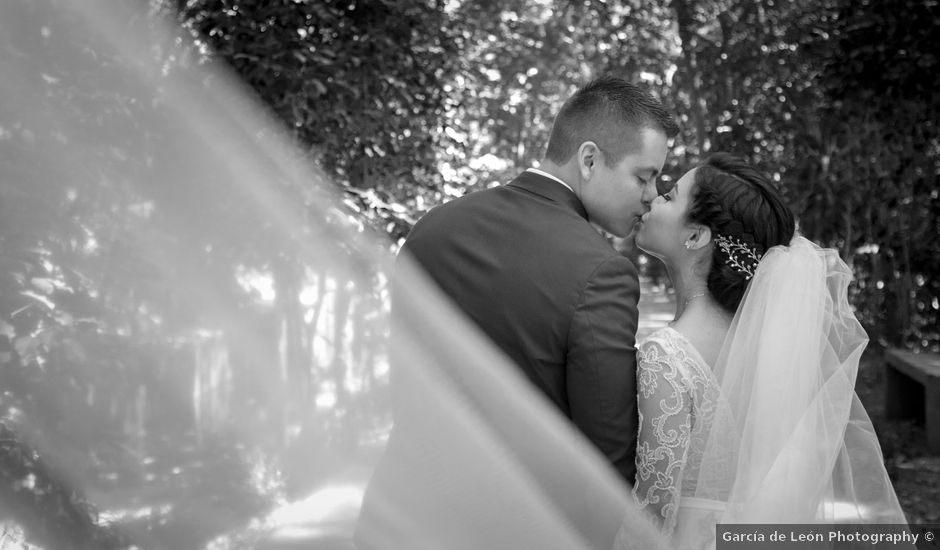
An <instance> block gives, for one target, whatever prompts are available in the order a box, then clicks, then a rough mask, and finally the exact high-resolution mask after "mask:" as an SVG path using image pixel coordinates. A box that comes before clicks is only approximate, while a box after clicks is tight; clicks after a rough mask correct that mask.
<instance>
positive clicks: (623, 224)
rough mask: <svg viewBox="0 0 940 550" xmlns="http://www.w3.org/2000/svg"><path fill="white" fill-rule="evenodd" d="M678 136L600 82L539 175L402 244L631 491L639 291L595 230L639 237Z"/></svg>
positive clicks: (642, 97) (460, 203) (653, 111)
mask: <svg viewBox="0 0 940 550" xmlns="http://www.w3.org/2000/svg"><path fill="white" fill-rule="evenodd" d="M677 131H678V128H677V127H676V125H675V123H674V122H673V120H672V118H671V117H670V115H669V114H667V113H666V111H665V110H664V109H663V108H662V107H661V106H660V105H659V104H658V102H656V101H655V100H654V99H653V98H651V97H650V96H649V95H647V94H646V93H644V92H643V91H641V90H640V89H639V88H637V87H635V86H633V85H631V84H629V83H627V82H625V81H623V80H619V79H615V78H601V79H598V80H596V81H595V82H592V83H591V84H589V85H588V86H586V87H585V88H583V89H582V90H580V91H579V92H578V93H577V94H576V95H575V96H573V97H572V98H571V99H570V100H569V101H568V102H567V103H565V105H564V106H563V107H562V109H561V112H560V113H559V114H558V116H557V118H556V120H555V123H554V126H553V128H552V133H551V139H550V140H549V144H548V149H547V152H546V155H545V159H544V161H543V162H542V163H541V164H540V167H539V169H537V170H536V169H531V168H530V169H529V170H526V171H525V172H523V173H522V174H520V175H519V176H518V177H517V178H516V179H515V180H513V181H512V182H510V183H509V184H508V185H505V186H501V187H496V188H492V189H487V190H485V191H480V192H477V193H471V194H470V195H468V196H465V197H462V198H460V199H457V200H454V201H451V202H449V203H447V204H444V205H442V206H439V207H437V208H435V209H433V210H432V211H431V212H429V213H428V214H427V215H426V216H425V217H424V218H422V219H421V220H420V221H419V222H418V223H417V224H416V225H415V227H414V229H413V231H412V232H411V234H410V235H409V237H408V239H407V241H406V242H405V245H404V248H403V250H404V253H406V254H410V255H411V256H412V257H413V258H415V259H416V260H417V262H418V264H419V265H421V266H422V267H423V268H424V269H425V271H426V272H427V273H428V274H429V275H430V276H431V278H432V279H433V280H434V281H435V282H436V283H437V284H438V285H439V286H440V287H441V289H443V291H444V293H445V294H447V295H448V296H450V297H451V298H452V299H453V300H454V302H456V303H457V305H458V306H460V308H461V309H462V310H463V311H464V312H465V313H466V314H467V316H468V317H469V318H470V319H471V320H473V321H475V322H476V323H477V324H478V325H479V326H480V328H482V329H483V331H484V332H485V333H486V334H487V335H488V336H489V337H490V338H491V339H492V340H493V342H495V343H496V344H497V345H498V346H499V348H501V349H502V350H503V351H504V352H505V353H506V354H507V355H509V357H510V358H511V359H512V360H513V361H514V362H515V363H516V364H517V365H518V366H519V368H520V369H522V371H523V372H524V373H525V374H526V376H528V378H529V379H530V380H531V381H532V383H533V384H535V386H536V387H538V388H539V389H540V390H542V392H544V394H545V395H546V396H547V397H548V398H549V399H550V400H551V401H552V402H553V403H554V404H555V406H557V407H558V409H559V410H560V411H561V412H562V413H564V414H565V416H567V417H568V418H570V419H571V420H572V421H573V422H574V424H575V425H576V426H577V427H578V428H579V429H580V430H581V431H582V432H583V433H584V434H585V435H586V436H587V437H588V439H590V440H591V441H592V442H593V443H594V445H596V446H597V448H598V449H599V450H600V451H601V452H602V453H604V455H606V456H607V458H608V460H609V461H610V463H611V464H613V466H614V467H615V468H616V469H617V471H618V472H620V474H621V476H623V478H624V480H626V481H627V482H629V483H631V484H632V483H633V475H634V471H635V467H634V457H635V440H636V433H637V420H636V375H635V370H636V368H635V367H636V358H635V349H634V340H635V333H636V328H637V300H638V298H639V283H638V280H637V270H636V268H635V267H634V266H633V264H632V263H631V262H630V260H629V259H627V258H626V257H624V256H622V255H621V254H619V253H618V252H617V251H615V250H614V249H613V248H612V247H611V246H610V244H609V243H608V242H607V240H606V239H605V238H604V237H603V236H602V235H601V234H600V233H599V232H597V231H596V230H595V228H594V227H593V226H595V225H596V226H597V227H599V228H600V229H603V230H604V231H606V232H608V233H610V234H613V235H616V236H618V237H626V236H627V235H628V234H630V233H631V231H632V230H633V227H634V225H635V224H636V223H637V222H638V221H639V219H640V216H642V215H643V214H644V213H645V212H646V211H647V210H648V209H649V207H648V203H649V202H650V201H652V200H653V198H655V196H656V194H657V193H656V185H655V181H656V178H657V176H658V175H659V173H660V171H661V170H662V167H663V163H664V162H665V159H666V153H667V144H666V142H667V138H669V137H672V136H673V135H675V134H676V132H677Z"/></svg>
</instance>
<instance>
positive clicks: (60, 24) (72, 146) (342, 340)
mask: <svg viewBox="0 0 940 550" xmlns="http://www.w3.org/2000/svg"><path fill="white" fill-rule="evenodd" d="M135 7H136V8H137V9H136V10H135V9H134V8H135ZM148 10H149V11H148ZM159 12H160V9H159V3H154V2H151V3H150V7H148V6H147V4H146V3H144V2H140V3H136V2H104V1H97V0H88V1H83V2H80V3H76V2H66V1H64V0H61V1H60V0H13V1H12V2H4V3H2V4H0V44H2V51H0V74H2V78H0V98H2V102H0V175H2V179H0V363H2V364H0V378H2V379H0V388H2V392H3V393H2V400H0V414H2V421H0V432H2V433H0V444H2V447H3V448H2V449H0V475H2V476H3V479H2V482H0V510H2V515H0V520H2V524H0V530H2V533H0V538H3V542H4V544H6V546H3V547H4V548H36V547H39V548H96V549H99V548H129V547H137V548H167V549H182V548H186V549H189V548H212V549H225V548H291V547H303V548H351V547H352V543H351V538H352V532H353V529H354V526H355V521H356V517H357V514H358V510H359V505H360V501H361V499H362V493H363V490H364V488H365V486H366V483H367V481H368V479H369V477H370V476H371V473H372V471H373V469H374V468H375V465H376V464H377V462H378V459H379V457H380V455H381V453H382V451H383V448H384V446H385V444H386V441H387V440H388V434H389V432H390V429H391V426H392V424H393V409H395V410H396V414H398V415H399V416H400V417H406V418H408V422H407V424H408V429H409V435H408V438H406V440H407V441H408V442H409V445H411V447H409V448H410V451H411V455H412V457H413V459H414V460H415V461H416V462H413V463H412V464H411V466H415V465H417V466H419V467H411V468H406V469H403V470H402V473H401V476H400V477H399V478H398V479H397V483H396V484H394V486H389V487H385V488H380V489H377V490H378V491H385V492H386V493H385V494H380V495H378V496H379V501H380V502H383V503H384V505H383V506H380V510H379V513H381V514H382V515H383V516H384V517H385V518H386V520H388V518H392V519H391V521H394V522H397V523H398V524H399V525H401V526H403V527H402V529H403V532H405V533H407V534H408V541H407V545H406V544H405V543H404V542H402V543H401V544H399V543H396V542H393V541H382V540H376V541H373V542H375V543H378V544H379V545H380V546H381V545H383V543H384V545H385V547H388V548H398V547H408V548H566V549H577V548H609V543H610V542H611V541H612V540H613V537H614V533H615V532H616V530H617V528H618V527H619V526H620V524H621V521H622V520H623V518H624V514H625V513H626V514H627V517H628V518H630V517H634V518H635V520H636V531H637V540H638V541H642V540H645V537H653V536H654V535H653V533H654V531H653V530H652V528H651V527H649V525H648V524H646V523H645V521H643V520H642V519H641V518H640V517H639V516H638V515H636V514H637V512H635V511H634V509H633V508H629V507H628V502H630V501H629V500H628V493H627V491H626V489H625V487H624V486H623V485H622V484H621V483H620V482H619V481H618V480H617V479H616V477H615V476H614V474H613V473H612V471H611V470H609V469H608V468H607V467H606V465H605V464H604V463H603V461H602V459H601V458H600V457H599V455H597V454H596V453H595V452H594V451H593V450H592V449H591V448H590V447H589V446H588V445H587V444H586V443H585V442H584V440H583V439H582V438H581V437H580V436H579V435H578V434H576V433H574V431H573V430H572V429H571V428H570V427H569V426H568V425H567V423H565V422H564V421H563V419H561V418H560V417H559V416H558V414H557V413H556V412H555V411H554V409H551V408H550V407H549V406H548V405H546V404H545V403H544V402H543V400H542V399H541V397H539V396H537V395H536V394H535V393H534V391H533V390H532V389H531V388H530V387H529V386H528V384H527V383H526V382H525V381H524V380H522V379H521V377H520V376H518V375H517V374H516V373H515V372H514V369H512V368H511V367H510V366H509V365H507V364H506V361H505V359H504V358H503V357H502V356H501V355H499V354H498V353H497V352H496V351H495V350H494V349H492V348H491V347H490V346H489V345H488V344H487V343H486V342H485V341H484V339H483V338H482V337H481V336H480V335H479V334H478V333H477V332H476V330H475V329H473V328H472V327H471V326H470V325H468V324H467V323H466V322H465V321H464V319H463V318H462V317H460V316H459V315H458V314H456V313H455V311H454V310H453V309H452V308H451V307H450V306H449V305H448V304H447V303H446V302H445V301H444V300H442V299H441V298H440V296H438V294H437V293H436V290H435V289H434V288H433V287H432V286H430V285H429V284H427V282H426V281H425V279H424V278H423V276H422V274H421V273H420V272H419V271H418V270H416V269H415V268H414V267H412V266H411V265H410V264H409V263H408V262H407V259H404V260H402V261H400V262H399V263H398V264H397V266H396V270H397V273H395V276H394V278H393V277H392V266H393V255H392V252H391V250H392V246H391V244H390V243H389V242H388V240H387V239H383V238H382V237H380V236H378V235H375V234H373V233H371V232H370V230H369V229H368V228H364V227H363V225H362V223H361V222H359V221H358V220H357V218H356V216H355V205H354V204H352V203H350V204H347V203H346V202H345V201H344V200H343V197H341V196H340V194H339V193H338V191H336V190H335V189H337V188H336V187H334V186H333V185H332V184H331V182H330V181H328V179H327V178H326V177H325V176H324V175H323V173H322V172H320V171H319V170H318V169H317V168H315V167H314V166H312V165H310V164H308V163H307V162H306V161H305V155H304V153H303V152H302V151H299V150H298V149H297V148H296V147H295V146H294V145H293V144H291V143H290V141H289V139H287V138H286V137H285V135H284V134H281V133H279V132H278V131H275V130H274V129H275V128H277V124H276V123H274V122H272V120H270V119H269V118H268V117H267V116H266V115H265V112H264V109H262V108H261V107H259V105H258V104H257V103H255V102H254V101H253V100H251V99H250V94H248V93H245V91H244V89H243V88H242V87H241V86H240V85H239V84H238V83H237V82H236V81H235V80H234V79H232V78H230V77H229V76H228V75H227V74H226V73H224V72H223V71H220V70H218V69H217V68H213V67H211V66H207V65H206V64H205V62H204V61H202V60H201V59H200V58H201V56H199V55H198V54H197V51H198V50H196V47H195V46H194V45H193V43H192V41H191V38H190V37H188V36H187V33H186V32H185V31H183V30H181V29H178V28H177V27H176V26H175V25H172V24H166V23H164V22H162V19H161V16H160V14H159ZM323 131H326V132H328V131H329V129H328V128H324V129H323ZM393 280H394V281H395V283H394V284H395V285H396V288H395V292H396V293H397V296H398V297H399V300H397V301H396V307H395V313H394V316H391V313H390V304H389V301H390V300H389V295H390V292H391V290H390V287H391V286H392V284H393V283H392V281H393ZM391 325H394V326H391ZM390 334H391V336H390ZM390 356H394V357H395V358H396V360H395V361H393V363H394V365H393V366H391V367H390V365H389V363H390V361H389V357H390ZM390 371H393V372H392V376H391V377H390ZM390 378H392V379H393V383H392V384H390V383H389V379H390ZM393 404H394V405H393ZM421 498H424V499H425V501H426V502H428V501H430V502H435V503H439V506H437V507H435V509H433V510H425V512H424V513H422V514H421V515H420V517H418V516H416V515H414V514H413V513H411V514H410V513H409V508H408V506H409V502H411V501H412V500H420V499H421ZM605 545H606V546H605ZM648 547H655V544H654V542H653V541H652V538H651V539H650V543H649V545H648Z"/></svg>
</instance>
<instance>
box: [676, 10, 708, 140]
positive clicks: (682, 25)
mask: <svg viewBox="0 0 940 550" xmlns="http://www.w3.org/2000/svg"><path fill="white" fill-rule="evenodd" d="M672 7H673V9H674V10H675V12H676V21H677V22H678V24H679V40H680V41H681V43H682V59H681V63H680V70H681V71H682V73H683V75H682V77H681V78H679V79H678V83H679V87H680V89H684V91H685V92H686V93H687V94H688V96H689V116H690V118H691V119H692V123H693V125H694V128H695V149H696V150H695V151H694V153H696V154H702V153H704V152H705V150H706V148H707V147H708V134H707V130H706V128H705V107H706V105H705V100H704V98H702V97H701V95H700V94H699V92H698V89H699V88H700V87H701V85H702V79H701V77H700V75H699V73H698V61H697V59H696V55H695V32H694V30H693V25H694V20H693V18H692V6H690V5H689V3H688V2H687V1H686V0H673V1H672Z"/></svg>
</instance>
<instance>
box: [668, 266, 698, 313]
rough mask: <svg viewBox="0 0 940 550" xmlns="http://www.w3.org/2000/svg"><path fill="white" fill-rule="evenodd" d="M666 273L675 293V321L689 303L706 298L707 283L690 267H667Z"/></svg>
mask: <svg viewBox="0 0 940 550" xmlns="http://www.w3.org/2000/svg"><path fill="white" fill-rule="evenodd" d="M667 271H668V272H669V278H670V279H672V286H673V288H674V289H675V291H676V319H679V317H681V316H682V314H683V313H684V312H685V310H686V308H687V307H688V306H689V304H690V303H692V302H693V301H695V300H702V299H704V298H706V297H707V295H708V282H707V281H706V280H705V278H704V277H702V276H701V275H698V274H696V273H695V272H694V270H693V269H692V267H691V266H669V267H667Z"/></svg>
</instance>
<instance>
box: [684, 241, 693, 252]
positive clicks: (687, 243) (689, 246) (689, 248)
mask: <svg viewBox="0 0 940 550" xmlns="http://www.w3.org/2000/svg"><path fill="white" fill-rule="evenodd" d="M685 249H686V250H692V241H685Z"/></svg>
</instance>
